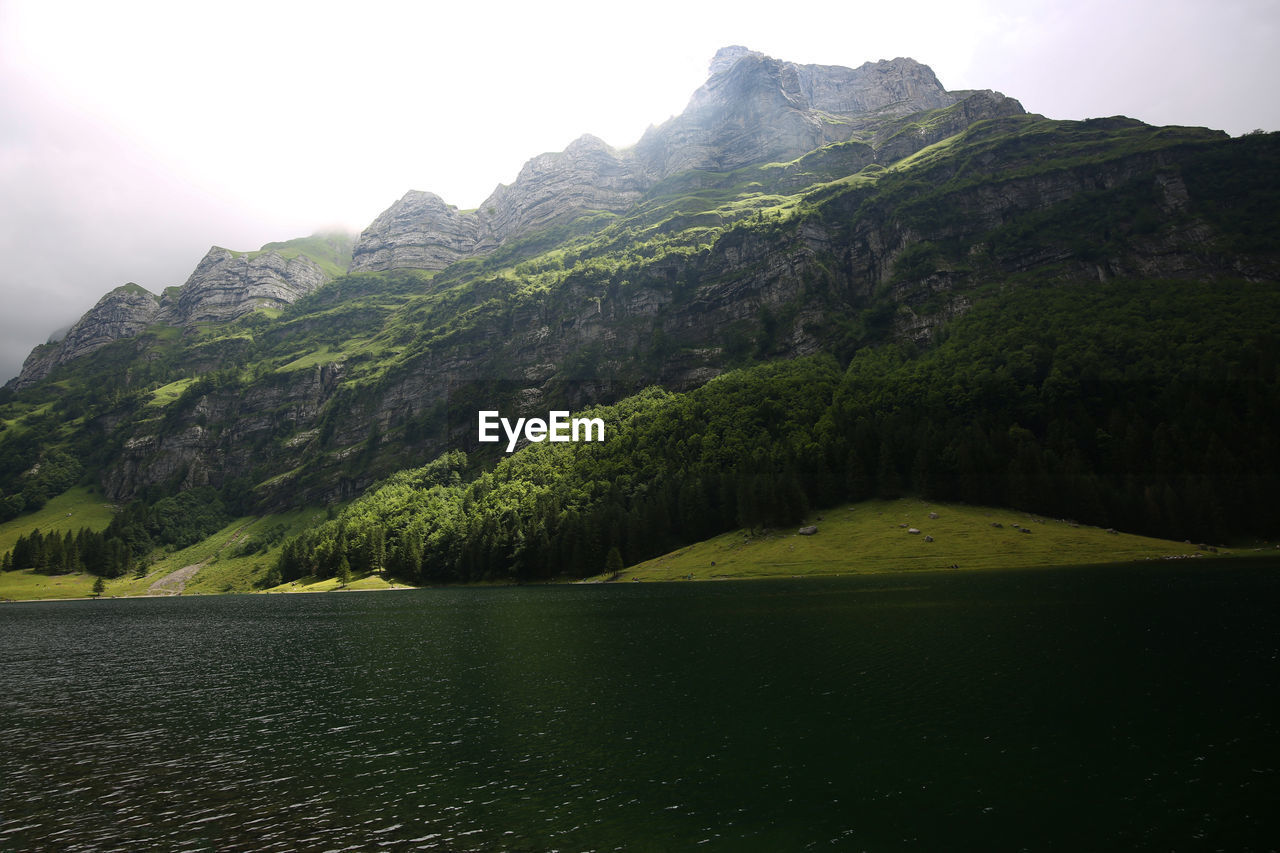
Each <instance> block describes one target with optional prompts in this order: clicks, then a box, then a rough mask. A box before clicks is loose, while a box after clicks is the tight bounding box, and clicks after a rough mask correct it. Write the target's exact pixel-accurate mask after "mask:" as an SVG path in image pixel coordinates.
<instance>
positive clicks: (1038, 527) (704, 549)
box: [592, 498, 1230, 581]
mask: <svg viewBox="0 0 1280 853" xmlns="http://www.w3.org/2000/svg"><path fill="white" fill-rule="evenodd" d="M931 513H932V514H934V515H936V516H937V517H936V518H931V517H930V514H931ZM804 525H814V526H816V527H817V528H818V532H817V533H816V534H814V535H812V536H801V535H799V534H798V532H797V528H788V529H787V530H769V531H765V532H758V533H751V532H748V531H745V530H736V531H733V532H731V533H724V534H722V535H720V536H716V537H714V538H712V539H708V540H706V541H704V542H698V543H696V544H694V545H689V546H687V547H684V548H680V549H678V550H676V551H672V552H671V553H669V554H665V555H663V556H661V557H655V558H654V559H652V560H646V561H645V562H643V563H638V564H637V565H634V566H631V567H629V568H627V569H624V570H623V571H622V572H621V573H620V574H619V575H618V576H617V577H616V578H614V580H618V581H632V580H642V581H660V580H724V579H730V578H758V577H800V576H808V575H815V576H816V575H843V574H866V573H872V572H900V571H912V570H930V569H950V568H953V567H954V568H958V569H1002V568H1031V567H1039V566H1065V565H1086V564H1095V563H1127V562H1133V561H1135V560H1158V559H1166V558H1180V559H1181V558H1196V557H1201V558H1205V559H1207V558H1209V557H1213V556H1222V555H1225V554H1228V553H1230V552H1229V550H1228V549H1219V551H1218V552H1217V553H1216V554H1215V553H1214V552H1211V551H1207V550H1200V548H1199V547H1198V545H1196V544H1187V543H1184V542H1174V541H1170V540H1166V539H1153V538H1150V537H1146V536H1134V535H1131V534H1127V533H1108V532H1107V531H1105V530H1103V529H1101V528H1097V527H1088V526H1085V525H1075V524H1072V523H1070V522H1067V521H1062V520H1057V519H1049V518H1043V517H1041V516H1035V515H1031V514H1028V513H1024V512H1018V511H1015V510H1009V509H999V508H994V507H977V506H965V505H961V504H946V503H935V502H930V501H924V500H919V499H916V498H902V499H899V500H894V501H866V502H863V503H857V504H846V505H844V506H839V507H835V508H833V509H828V510H823V511H822V512H815V513H812V514H811V515H810V516H809V518H807V519H806V520H805V521H804ZM996 525H999V526H996ZM797 527H799V526H797ZM912 528H914V529H916V530H919V531H920V532H919V533H911V532H910V530H911V529H912ZM1023 530H1028V531H1030V532H1029V533H1028V532H1023ZM928 537H932V540H933V541H929V539H928ZM592 580H595V581H605V580H609V578H606V577H605V576H603V575H602V576H598V577H596V578H593V579H592Z"/></svg>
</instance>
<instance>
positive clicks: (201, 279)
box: [159, 246, 330, 325]
mask: <svg viewBox="0 0 1280 853" xmlns="http://www.w3.org/2000/svg"><path fill="white" fill-rule="evenodd" d="M329 278H330V276H329V275H328V274H326V273H325V272H324V270H322V269H321V268H320V266H319V265H318V264H317V263H316V262H315V261H313V260H311V258H308V257H307V256H306V255H297V256H296V257H293V258H285V257H284V256H282V255H281V254H279V253H278V252H276V251H274V250H267V251H263V252H239V253H237V252H232V251H229V250H227V249H223V248H221V247H219V246H214V247H213V248H211V249H209V251H208V252H207V253H206V254H205V256H204V258H202V259H201V261H200V263H199V264H198V265H197V266H196V269H195V272H193V273H191V276H190V277H189V278H188V279H187V282H186V284H184V285H183V286H182V288H181V289H180V290H179V291H178V295H177V298H176V299H172V298H168V297H166V299H165V305H164V310H163V311H162V312H161V314H160V317H159V319H160V320H161V321H162V322H167V323H171V324H174V325H178V324H183V323H202V322H209V321H223V320H234V319H235V318H236V317H239V316H241V315H243V314H247V313H248V312H250V311H252V310H254V309H255V308H264V307H267V308H280V307H283V306H285V305H288V304H290V303H292V302H296V301H297V300H298V299H300V298H302V297H303V296H306V295H307V294H308V293H311V292H313V291H314V290H315V289H316V288H318V287H320V285H322V284H324V283H325V282H326V281H328V280H329Z"/></svg>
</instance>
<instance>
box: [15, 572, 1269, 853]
mask: <svg viewBox="0 0 1280 853" xmlns="http://www.w3.org/2000/svg"><path fill="white" fill-rule="evenodd" d="M1278 614H1280V563H1271V564H1269V565H1245V564H1242V563H1237V562H1234V561H1215V562H1209V561H1205V562H1204V563H1196V562H1194V561H1186V562H1181V563H1159V564H1151V565H1144V566H1140V567H1112V568H1080V569H1053V570H1026V571H1020V572H974V573H962V572H953V573H909V574H900V575H874V576H862V577H848V578H828V579H816V578H807V579H802V580H794V581H793V580H782V581H744V582H719V583H715V582H708V583H671V584H656V583H654V584H620V585H612V586H609V585H592V586H586V585H575V586H542V587H507V588H458V589H424V590H412V591H406V592H383V593H338V594H323V595H292V596H226V597H208V598H193V597H186V598H165V599H143V600H137V599H135V600H106V601H76V602H48V603H41V602H31V603H19V604H6V605H3V606H0V684H2V685H3V687H2V688H0V733H2V736H0V743H2V744H3V747H2V752H0V779H2V781H3V799H2V800H0V850H67V851H73V850H124V849H128V850H146V849H156V850H206V849H218V850H281V851H296V850H329V849H332V850H336V849H348V848H349V849H361V850H379V849H387V850H412V849H423V850H440V851H551V850H561V851H582V850H625V851H684V850H717V851H720V850H723V851H789V850H864V849H865V850H884V849H919V850H937V849H956V848H977V849H984V850H1017V849H1031V850H1046V849H1057V850H1072V851H1074V850H1084V849H1092V850H1096V849H1126V850H1127V849H1150V850H1168V849H1178V850H1183V849H1214V848H1226V849H1232V850H1245V849H1267V848H1268V847H1273V846H1274V844H1275V842H1276V839H1278V838H1280V821H1278V820H1277V819H1276V817H1275V816H1274V813H1275V811H1276V809H1275V804H1276V802H1277V801H1278V800H1280V776H1278V771H1280V722H1278V720H1277V715H1276V713H1275V712H1276V710H1277V708H1280V704H1278V703H1277V699H1280V630H1278V628H1280V616H1278Z"/></svg>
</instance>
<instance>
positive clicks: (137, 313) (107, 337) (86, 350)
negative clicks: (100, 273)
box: [11, 284, 160, 389]
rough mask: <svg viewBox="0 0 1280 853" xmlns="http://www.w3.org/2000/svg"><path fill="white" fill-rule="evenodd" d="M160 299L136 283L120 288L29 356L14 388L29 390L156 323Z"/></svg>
mask: <svg viewBox="0 0 1280 853" xmlns="http://www.w3.org/2000/svg"><path fill="white" fill-rule="evenodd" d="M159 312H160V299H159V298H158V297H157V296H156V295H155V294H153V293H150V292H149V291H147V290H145V289H144V288H142V287H139V286H138V285H136V284H126V285H122V286H120V287H117V288H116V289H115V290H113V291H111V292H110V293H108V294H107V295H106V296H104V297H102V298H101V299H99V300H98V304H97V305H95V306H93V308H92V309H90V311H89V313H87V314H85V315H84V316H83V317H81V318H80V320H79V321H78V322H77V323H76V324H75V325H74V326H72V327H71V330H70V331H69V332H67V335H66V337H64V338H63V339H62V340H61V341H59V342H58V343H56V344H45V345H44V346H40V347H36V348H35V349H34V350H33V351H32V352H31V355H29V356H27V360H26V362H24V363H23V365H22V372H21V373H20V374H18V377H17V378H16V379H14V380H12V382H11V385H12V387H14V388H15V389H22V388H27V387H29V386H31V385H34V384H35V383H36V382H39V381H40V380H41V379H43V378H45V377H46V376H48V375H49V372H50V371H51V370H53V369H54V368H55V367H57V366H58V365H60V364H64V363H66V362H68V361H71V360H72V359H76V358H80V357H81V356H85V355H88V354H90V353H92V352H93V351H95V350H98V349H101V348H102V347H104V346H106V345H107V344H109V343H111V342H112V341H117V340H120V339H121V338H129V337H133V336H134V335H136V334H138V333H140V332H142V331H143V330H144V329H146V328H147V326H150V325H151V324H152V323H154V322H156V315H157V314H159Z"/></svg>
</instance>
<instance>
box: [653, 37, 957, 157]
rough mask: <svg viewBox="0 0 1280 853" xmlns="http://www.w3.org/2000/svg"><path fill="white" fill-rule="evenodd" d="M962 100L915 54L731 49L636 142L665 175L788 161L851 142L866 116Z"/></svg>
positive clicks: (903, 112) (723, 50)
mask: <svg viewBox="0 0 1280 853" xmlns="http://www.w3.org/2000/svg"><path fill="white" fill-rule="evenodd" d="M956 100H957V98H956V96H954V95H952V94H951V93H949V92H947V91H946V90H945V89H944V88H943V87H942V84H941V83H939V82H938V78H937V77H936V76H935V75H934V73H933V71H932V70H931V69H930V68H929V66H927V65H922V64H921V63H919V62H916V61H915V60H914V59H903V58H899V59H893V60H887V61H886V60H881V61H880V62H868V63H866V64H864V65H862V66H860V67H858V68H843V67H840V66H834V65H800V64H797V63H794V62H784V61H782V60H778V59H773V58H772V57H768V56H765V55H764V54H762V53H757V52H756V51H753V50H747V49H746V48H744V47H740V46H735V47H727V48H721V50H720V51H719V52H717V53H716V55H715V58H713V59H712V60H711V77H710V78H709V79H708V80H707V82H706V83H704V84H703V85H702V87H701V88H699V89H698V90H697V91H696V92H694V93H693V97H692V98H690V99H689V105H688V106H687V107H686V108H685V111H684V112H683V113H681V114H680V115H679V116H676V117H675V118H672V119H670V120H669V121H667V122H665V123H663V124H662V125H661V126H659V127H656V128H650V130H649V131H647V132H646V133H645V135H644V136H643V137H642V138H641V139H640V141H639V142H638V143H637V144H636V148H635V150H636V154H637V156H638V157H639V158H640V159H641V160H642V161H643V162H644V163H645V166H646V168H647V170H648V171H649V172H650V173H652V174H655V175H657V176H659V177H665V176H667V175H672V174H675V173H676V172H683V171H685V170H687V169H709V170H713V171H724V170H728V169H736V168H739V167H741V166H746V165H749V164H751V163H759V162H764V161H769V160H790V159H793V158H795V157H798V156H800V155H801V154H804V153H805V152H808V151H812V150H813V149H815V148H818V147H819V146H822V145H826V144H828V143H831V142H843V141H845V140H847V139H849V138H850V137H851V136H852V135H853V133H854V131H856V130H858V129H859V127H860V125H862V124H865V123H866V121H867V120H869V119H881V120H882V119H885V118H895V117H901V116H905V115H910V114H912V113H919V112H924V111H927V110H934V109H938V108H940V107H946V106H950V105H951V104H953V103H955V102H956Z"/></svg>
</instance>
